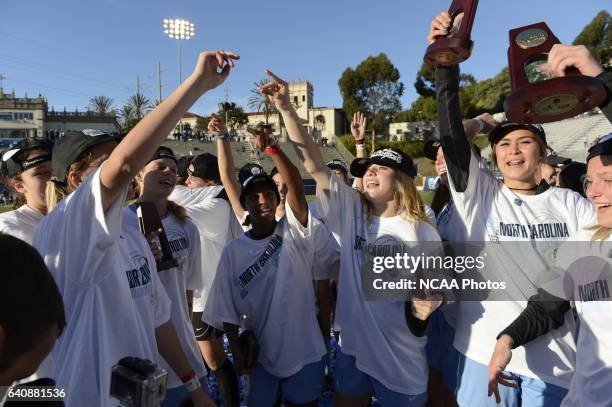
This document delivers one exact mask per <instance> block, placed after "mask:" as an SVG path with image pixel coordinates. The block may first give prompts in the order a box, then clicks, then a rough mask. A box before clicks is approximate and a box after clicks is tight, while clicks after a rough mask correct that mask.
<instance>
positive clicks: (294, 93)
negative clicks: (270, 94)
mask: <svg viewBox="0 0 612 407" xmlns="http://www.w3.org/2000/svg"><path fill="white" fill-rule="evenodd" d="M289 98H290V99H291V102H292V103H293V105H294V106H295V107H296V112H297V114H298V116H299V117H300V119H302V124H303V125H304V127H306V129H307V131H308V134H310V135H311V136H312V137H313V138H314V139H315V140H316V141H320V140H321V139H322V138H326V139H327V141H328V143H330V144H332V143H334V142H335V138H336V136H339V135H342V134H345V133H348V132H349V128H348V124H347V123H346V120H345V119H344V113H343V112H342V109H337V108H334V107H313V106H314V88H313V86H312V83H310V82H309V81H294V82H289ZM247 116H248V118H249V122H248V124H247V126H253V127H254V126H257V125H258V124H259V123H266V115H265V114H264V112H250V113H247ZM280 121H281V117H280V115H279V114H278V113H277V112H272V113H271V114H270V115H269V116H268V124H270V125H271V126H272V130H273V132H274V134H277V135H280V137H281V139H282V140H283V141H286V134H285V129H284V127H283V129H282V133H281V127H282V126H281V123H280ZM240 130H241V132H244V130H245V129H240Z"/></svg>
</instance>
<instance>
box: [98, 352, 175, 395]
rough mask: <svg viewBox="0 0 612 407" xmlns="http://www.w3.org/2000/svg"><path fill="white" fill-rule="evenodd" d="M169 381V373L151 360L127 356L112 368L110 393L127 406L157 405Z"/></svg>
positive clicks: (164, 393)
mask: <svg viewBox="0 0 612 407" xmlns="http://www.w3.org/2000/svg"><path fill="white" fill-rule="evenodd" d="M167 382H168V373H167V372H166V371H165V370H164V369H161V368H159V367H157V365H155V364H154V363H153V362H151V361H150V360H147V359H140V358H136V357H125V358H123V359H121V360H120V361H119V363H117V364H116V365H115V366H113V368H112V373H111V388H110V395H111V396H112V397H114V398H116V399H117V400H119V402H120V404H121V405H122V406H125V407H157V406H159V405H160V404H161V402H162V401H163V400H164V399H165V398H166V384H167Z"/></svg>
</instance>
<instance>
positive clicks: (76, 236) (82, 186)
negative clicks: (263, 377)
mask: <svg viewBox="0 0 612 407" xmlns="http://www.w3.org/2000/svg"><path fill="white" fill-rule="evenodd" d="M237 58H238V56H237V55H235V54H232V53H226V52H222V51H219V52H204V53H201V54H200V57H199V60H198V63H197V65H196V68H195V70H194V72H193V74H192V75H191V76H190V77H189V78H188V79H186V80H185V81H184V82H183V83H182V84H181V86H180V87H179V88H178V89H177V90H176V91H175V92H174V93H172V95H170V97H168V98H167V99H166V100H164V102H162V103H161V104H160V105H159V106H157V107H156V108H155V110H153V111H152V112H151V113H149V114H148V115H147V116H146V117H145V118H144V119H143V120H142V121H140V122H139V123H138V125H136V127H134V129H132V131H131V132H130V133H129V134H128V135H127V136H126V137H125V138H124V139H123V140H122V141H121V143H119V145H117V142H116V140H115V139H114V137H112V136H109V135H107V134H104V133H93V132H88V133H83V132H78V133H73V134H68V135H66V136H65V137H64V138H62V139H61V140H60V141H58V142H57V143H56V144H55V146H54V150H53V152H54V158H53V165H52V167H53V178H52V180H51V181H50V182H49V183H48V184H47V194H46V195H47V203H48V205H47V206H48V208H49V209H50V210H51V211H50V213H49V214H48V215H47V216H46V217H45V218H44V219H43V221H42V222H41V224H40V225H39V228H38V230H37V232H36V234H35V236H34V246H35V247H36V248H37V249H38V251H39V252H40V253H41V255H42V256H43V258H44V260H45V263H46V264H47V266H48V267H49V271H50V272H51V274H52V275H53V277H54V278H55V281H56V282H57V285H58V288H59V289H60V292H61V293H62V297H63V299H64V303H65V307H66V319H67V322H68V324H67V328H66V331H65V332H64V334H63V335H62V337H61V338H60V340H59V341H58V342H57V343H56V345H55V347H54V350H53V356H54V360H56V361H61V363H56V364H55V367H54V374H53V378H54V379H55V380H56V382H57V385H58V387H62V388H65V389H66V394H67V398H66V400H65V401H66V404H67V405H68V406H72V405H75V406H76V405H82V403H83V402H84V401H86V402H87V404H90V405H97V406H98V405H99V406H111V405H114V404H116V402H113V401H111V399H110V396H109V394H110V377H111V376H110V372H111V368H112V366H113V365H115V364H116V363H117V362H118V361H119V360H120V359H121V358H123V357H125V356H136V357H141V358H147V359H150V360H152V361H156V360H157V357H158V352H159V354H161V355H162V356H163V357H164V359H165V360H166V362H168V364H170V366H172V368H173V370H174V371H175V373H177V375H178V376H179V377H181V380H182V381H183V382H185V383H186V384H187V387H188V388H189V391H190V392H191V398H192V400H193V401H194V403H195V404H197V405H210V403H211V401H210V399H209V398H208V397H207V396H206V394H205V392H204V391H203V390H202V388H201V387H200V385H199V383H198V382H197V380H196V379H195V372H194V371H193V369H192V367H191V366H190V364H189V361H188V359H187V358H186V357H185V355H184V353H183V352H182V350H181V346H180V342H179V340H178V338H177V336H176V333H175V331H174V328H173V326H172V323H171V322H167V321H168V320H169V318H170V304H169V300H168V298H167V296H166V294H165V291H164V289H163V287H161V286H160V283H159V278H158V276H157V271H156V268H155V267H153V264H154V262H155V260H154V259H153V257H152V254H151V251H150V249H149V247H148V244H147V242H146V240H144V238H143V237H142V235H141V234H140V232H139V231H138V230H135V229H134V228H133V227H131V226H128V225H126V224H124V223H123V222H122V213H123V205H124V202H125V194H126V190H127V187H128V184H129V183H130V181H131V180H132V179H133V178H134V177H135V176H136V174H137V173H138V171H139V170H140V169H141V168H142V167H144V165H145V164H146V163H147V161H148V160H149V159H150V158H151V156H153V154H154V153H155V151H156V149H157V146H158V145H159V144H160V143H161V142H162V141H163V140H165V139H166V137H167V135H168V134H169V133H170V132H171V131H172V129H173V128H174V126H175V125H176V123H177V122H178V120H179V119H180V117H181V115H182V114H183V113H184V112H185V111H187V109H188V108H189V107H190V106H191V105H192V104H193V103H194V102H195V101H196V100H197V99H198V98H199V97H200V96H201V95H202V94H203V93H205V92H206V91H208V90H211V89H214V88H215V87H217V86H218V85H219V84H221V83H223V81H224V80H225V79H226V78H227V76H228V75H229V72H230V70H231V68H232V67H233V64H234V63H233V61H234V60H235V59H237ZM219 70H220V71H219Z"/></svg>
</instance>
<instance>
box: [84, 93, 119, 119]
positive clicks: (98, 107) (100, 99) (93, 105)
mask: <svg viewBox="0 0 612 407" xmlns="http://www.w3.org/2000/svg"><path fill="white" fill-rule="evenodd" d="M113 103H114V101H113V99H111V98H109V97H106V96H93V97H92V98H90V99H89V104H88V105H87V109H89V110H91V111H92V112H95V113H97V114H99V115H101V116H107V115H113V116H114V115H115V114H116V113H117V109H115V107H113Z"/></svg>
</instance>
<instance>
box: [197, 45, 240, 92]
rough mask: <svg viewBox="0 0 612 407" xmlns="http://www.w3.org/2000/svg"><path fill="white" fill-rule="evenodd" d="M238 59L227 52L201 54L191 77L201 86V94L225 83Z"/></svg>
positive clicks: (237, 56) (238, 57) (235, 55)
mask: <svg viewBox="0 0 612 407" xmlns="http://www.w3.org/2000/svg"><path fill="white" fill-rule="evenodd" d="M238 59H240V56H239V55H237V54H234V53H233V52H228V51H206V52H202V53H200V56H199V58H198V62H197V64H196V67H195V69H194V70H193V74H192V76H193V77H194V78H196V80H198V82H199V83H200V84H201V85H202V91H203V92H205V91H208V90H211V89H214V88H216V87H217V86H219V85H221V84H222V83H223V82H224V81H225V79H226V78H227V77H228V75H229V73H230V71H231V70H232V68H234V61H236V60H238Z"/></svg>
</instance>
